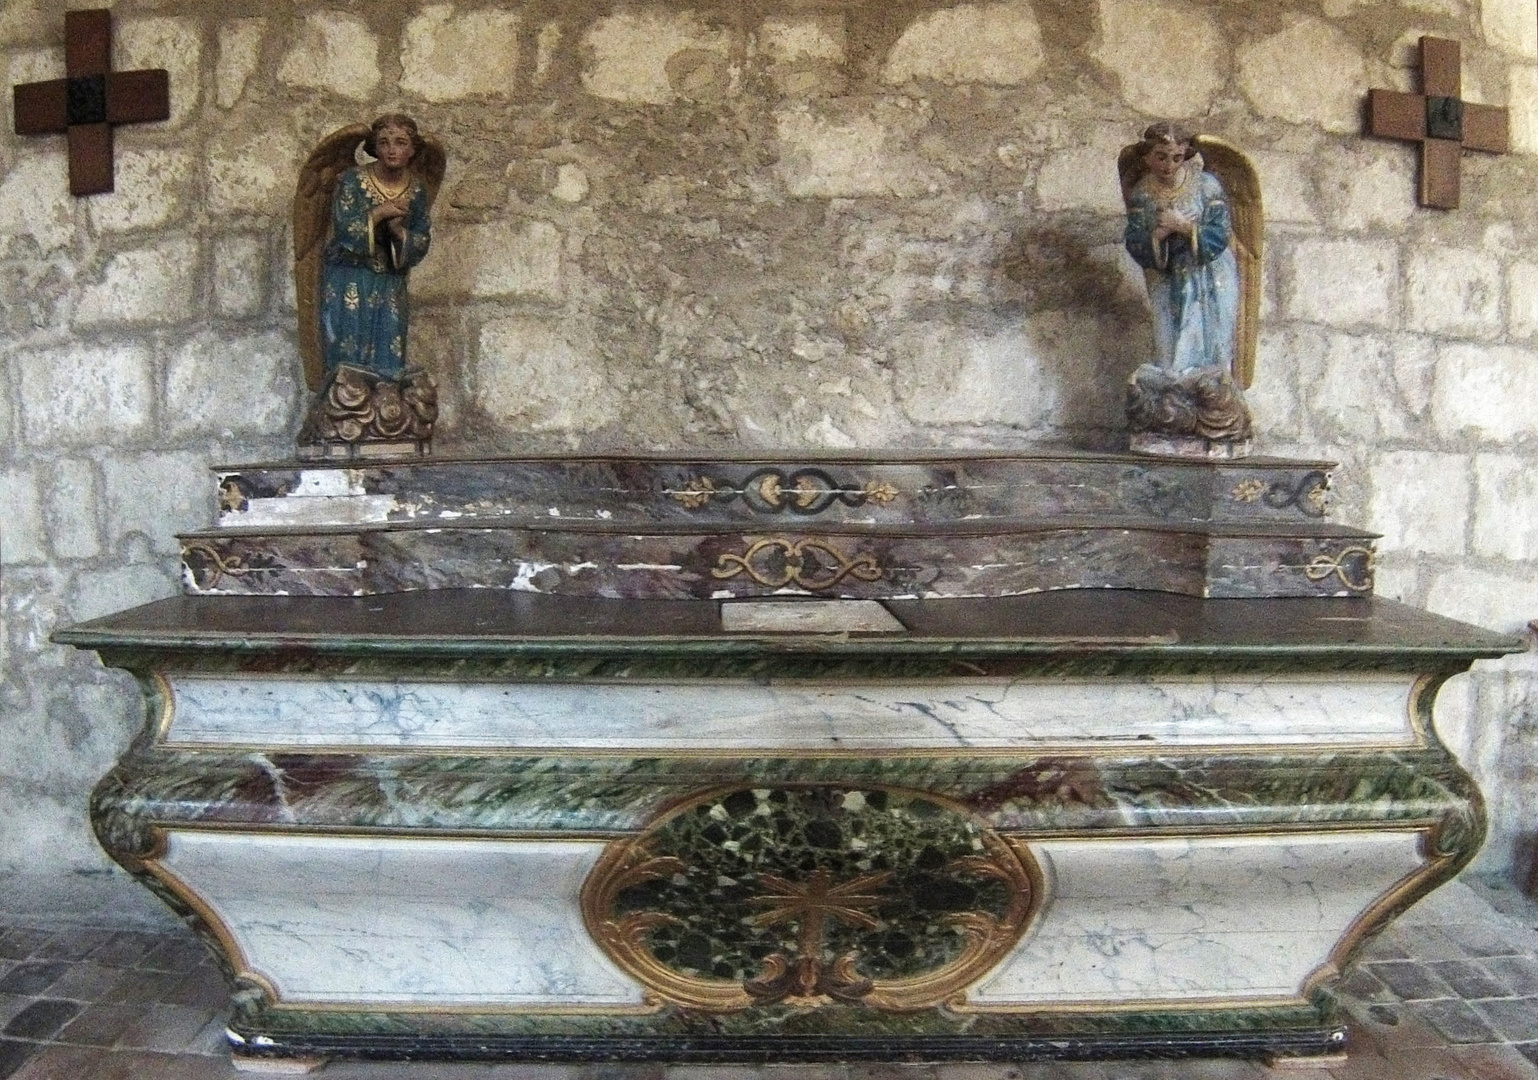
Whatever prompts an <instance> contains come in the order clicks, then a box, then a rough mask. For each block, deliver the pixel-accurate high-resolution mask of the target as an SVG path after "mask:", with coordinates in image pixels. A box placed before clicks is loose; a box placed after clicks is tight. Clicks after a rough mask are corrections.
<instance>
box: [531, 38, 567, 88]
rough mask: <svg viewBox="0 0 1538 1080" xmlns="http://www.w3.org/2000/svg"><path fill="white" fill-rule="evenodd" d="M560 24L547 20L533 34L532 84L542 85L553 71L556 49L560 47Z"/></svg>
mask: <svg viewBox="0 0 1538 1080" xmlns="http://www.w3.org/2000/svg"><path fill="white" fill-rule="evenodd" d="M562 33H563V32H562V29H561V24H560V23H556V22H547V23H546V24H545V25H544V26H541V27H540V28H539V33H537V34H535V35H534V85H535V86H543V85H545V83H547V82H549V81H550V76H551V75H552V74H553V73H554V71H555V62H556V50H557V49H559V48H560V47H561V37H562Z"/></svg>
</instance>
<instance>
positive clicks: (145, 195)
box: [86, 150, 193, 233]
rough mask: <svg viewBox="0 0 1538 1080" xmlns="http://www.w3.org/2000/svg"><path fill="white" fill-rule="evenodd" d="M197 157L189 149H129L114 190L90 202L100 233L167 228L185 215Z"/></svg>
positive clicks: (121, 159)
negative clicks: (186, 201) (186, 200)
mask: <svg viewBox="0 0 1538 1080" xmlns="http://www.w3.org/2000/svg"><path fill="white" fill-rule="evenodd" d="M192 175H193V158H192V155H191V154H190V153H188V152H187V151H185V150H128V151H124V152H120V153H119V154H118V155H117V175H116V178H115V180H114V182H113V189H112V191H111V192H110V193H108V194H105V195H93V196H91V198H89V199H87V200H86V208H87V209H88V210H89V211H90V215H91V224H92V225H93V226H95V228H96V230H97V231H98V232H103V233H116V232H128V231H130V230H133V229H151V228H155V227H157V226H160V225H166V224H168V223H170V222H173V221H175V220H177V219H178V218H179V217H181V216H182V212H183V199H184V198H185V197H186V194H187V183H188V181H189V180H190V179H191V178H192Z"/></svg>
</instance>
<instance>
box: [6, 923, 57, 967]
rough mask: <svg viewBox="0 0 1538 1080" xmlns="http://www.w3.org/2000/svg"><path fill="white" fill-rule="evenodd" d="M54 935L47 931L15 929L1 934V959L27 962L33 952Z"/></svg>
mask: <svg viewBox="0 0 1538 1080" xmlns="http://www.w3.org/2000/svg"><path fill="white" fill-rule="evenodd" d="M52 936H53V935H52V934H51V933H49V932H48V931H47V930H28V929H20V928H13V929H10V930H7V931H6V932H5V933H4V934H0V959H4V960H25V959H26V958H27V957H29V956H31V955H32V950H33V949H35V948H37V947H38V946H39V945H41V944H42V943H43V942H45V941H47V940H48V939H49V938H50V937H52Z"/></svg>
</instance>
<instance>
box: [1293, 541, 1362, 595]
mask: <svg viewBox="0 0 1538 1080" xmlns="http://www.w3.org/2000/svg"><path fill="white" fill-rule="evenodd" d="M1375 561H1376V560H1375V558H1374V556H1373V552H1372V549H1371V548H1365V547H1348V548H1342V549H1341V550H1340V551H1338V552H1335V553H1333V554H1331V553H1328V552H1326V553H1325V554H1322V555H1316V556H1314V558H1313V560H1312V561H1310V562H1309V564H1308V565H1307V566H1306V567H1304V569H1303V572H1304V573H1305V574H1306V575H1307V576H1308V580H1310V581H1324V580H1326V579H1328V578H1329V577H1330V576H1331V575H1334V576H1335V577H1336V578H1338V579H1339V580H1340V583H1341V584H1342V585H1343V586H1345V587H1346V588H1347V589H1349V590H1350V591H1351V592H1370V591H1372V576H1373V569H1374V565H1375Z"/></svg>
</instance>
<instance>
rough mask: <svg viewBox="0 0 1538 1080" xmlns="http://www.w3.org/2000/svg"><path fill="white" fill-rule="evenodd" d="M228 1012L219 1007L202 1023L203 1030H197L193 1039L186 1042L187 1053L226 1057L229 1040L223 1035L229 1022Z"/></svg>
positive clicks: (228, 1050) (228, 1051)
mask: <svg viewBox="0 0 1538 1080" xmlns="http://www.w3.org/2000/svg"><path fill="white" fill-rule="evenodd" d="M229 1020H230V1017H229V1013H228V1012H227V1011H226V1010H224V1009H219V1010H218V1011H216V1012H215V1013H214V1015H213V1018H212V1019H210V1020H209V1021H208V1023H206V1024H204V1025H203V1030H202V1031H200V1032H198V1033H197V1035H196V1036H194V1037H193V1040H192V1041H191V1042H190V1043H188V1044H187V1053H189V1054H223V1055H225V1056H226V1057H228V1056H229V1053H230V1040H229V1038H228V1037H227V1036H226V1035H225V1027H226V1026H227V1025H228V1024H229Z"/></svg>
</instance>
